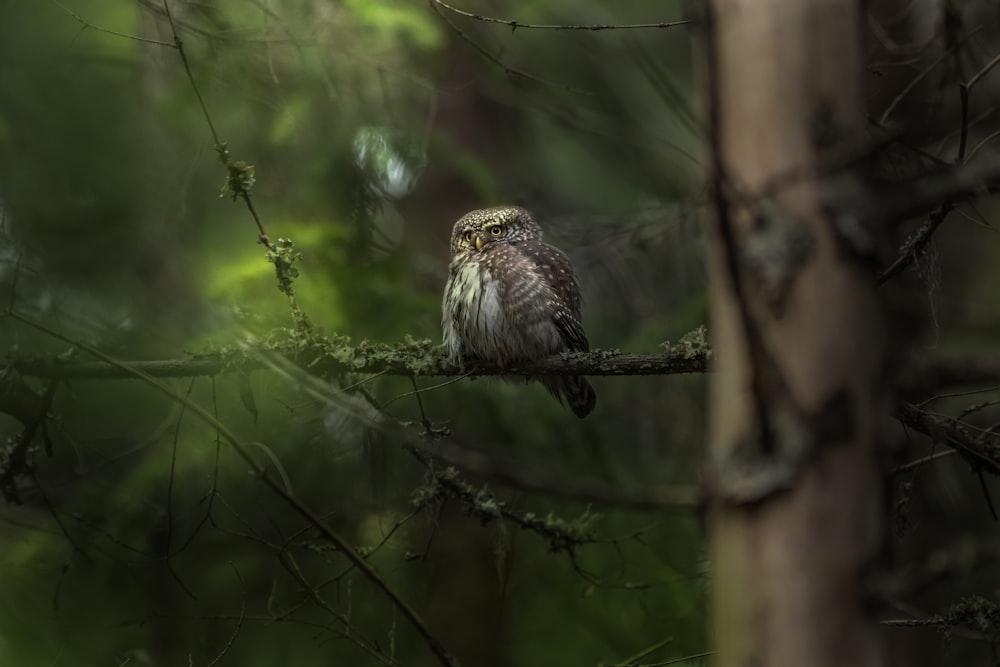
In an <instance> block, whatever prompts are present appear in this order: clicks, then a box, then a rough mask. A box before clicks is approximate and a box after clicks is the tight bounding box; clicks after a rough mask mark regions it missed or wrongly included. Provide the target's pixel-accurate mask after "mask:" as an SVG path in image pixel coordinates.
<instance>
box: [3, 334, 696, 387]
mask: <svg viewBox="0 0 1000 667" xmlns="http://www.w3.org/2000/svg"><path fill="white" fill-rule="evenodd" d="M278 353H279V354H281V355H282V356H284V357H286V358H287V359H289V360H290V361H292V362H293V363H295V364H296V365H298V366H300V367H302V368H305V369H307V370H308V371H309V372H310V373H312V374H318V375H323V374H337V373H380V374H383V375H405V376H437V377H447V376H460V375H526V376H533V375H674V374H678V373H705V372H707V371H708V356H709V354H708V352H707V351H705V352H691V351H684V350H670V351H667V352H665V353H661V354H636V353H629V352H620V351H618V350H595V351H593V352H576V353H572V354H565V355H553V356H550V357H545V358H543V359H539V360H537V361H531V362H520V363H517V364H513V365H511V366H507V367H503V368H501V367H500V366H498V365H497V364H494V363H487V362H476V363H467V364H465V365H464V366H457V365H455V364H452V363H450V362H449V361H448V360H447V358H446V357H445V356H444V353H443V352H442V351H441V349H440V348H437V347H432V346H430V345H429V341H428V344H423V343H418V344H410V343H402V344H400V345H384V344H378V345H369V344H366V343H362V344H361V345H358V346H356V347H353V348H352V347H347V346H337V347H336V348H329V349H325V350H315V349H311V350H308V351H299V352H292V351H290V350H280V351H278ZM7 365H8V367H12V368H14V369H16V370H17V371H18V372H19V373H20V374H21V375H22V376H23V377H35V378H48V379H60V380H69V379H80V380H82V379H86V380H124V379H135V377H136V376H135V371H138V372H141V373H143V374H144V375H148V376H150V377H156V378H167V377H197V376H206V375H208V376H211V375H220V374H223V373H234V372H246V371H251V370H261V369H264V368H266V364H263V363H261V361H260V359H259V358H257V357H255V356H253V355H252V354H247V353H245V352H244V351H237V352H228V353H220V354H213V355H205V356H197V357H193V358H191V359H162V360H150V361H127V362H122V365H115V364H110V363H106V362H104V361H71V360H70V361H68V360H65V359H61V358H59V357H55V356H47V357H24V358H17V357H15V358H13V359H8V360H7Z"/></svg>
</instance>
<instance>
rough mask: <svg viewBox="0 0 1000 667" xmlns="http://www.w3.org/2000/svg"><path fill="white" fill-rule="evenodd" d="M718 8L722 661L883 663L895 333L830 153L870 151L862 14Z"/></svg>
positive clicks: (770, 4)
mask: <svg viewBox="0 0 1000 667" xmlns="http://www.w3.org/2000/svg"><path fill="white" fill-rule="evenodd" d="M710 12H711V16H710V18H709V20H708V21H706V25H705V29H706V50H707V57H708V61H707V62H708V72H707V75H708V82H707V85H708V89H709V95H708V97H709V104H710V116H711V129H712V133H713V136H712V157H713V169H714V174H713V184H714V186H715V205H716V209H717V211H716V224H715V225H714V227H713V230H712V233H711V235H710V241H709V246H710V247H709V271H710V275H711V278H710V280H711V298H712V335H713V338H714V340H713V348H714V354H715V369H716V372H715V374H714V375H713V376H712V379H711V386H710V403H711V407H710V412H709V419H710V426H709V432H710V453H709V474H708V480H709V486H710V493H711V506H710V520H709V526H710V539H711V554H712V562H713V591H712V596H711V601H712V614H713V625H714V627H713V634H714V641H715V643H716V647H717V649H718V657H717V664H719V665H740V666H749V665H766V666H767V667H785V666H787V667H801V666H803V665H809V666H810V667H824V666H827V665H828V666H831V667H832V666H834V665H836V666H838V667H839V666H841V665H852V666H858V667H868V666H872V667H874V666H878V665H882V664H884V651H883V648H882V640H881V636H880V631H879V627H878V625H877V624H876V622H875V620H874V618H873V616H872V613H871V610H870V608H869V607H868V606H867V605H866V602H865V599H864V593H865V591H864V585H863V580H864V577H865V576H866V575H867V574H868V573H869V572H870V570H871V568H872V566H873V565H874V564H875V561H876V559H877V558H878V557H879V556H880V555H881V549H882V545H883V533H884V530H883V528H884V523H885V507H884V494H883V481H882V480H883V478H882V474H881V470H880V463H879V455H878V451H877V444H878V443H877V430H878V424H879V420H880V418H881V415H882V414H884V408H885V404H884V401H883V390H882V387H883V382H884V380H885V352H886V347H885V332H884V326H883V316H882V312H881V307H880V304H879V301H878V297H877V293H876V285H875V281H874V279H873V274H872V271H871V270H870V269H869V268H867V267H865V266H864V265H863V264H862V263H861V261H860V257H861V256H862V255H863V253H864V251H865V246H866V234H867V230H866V229H865V228H864V225H863V224H861V223H860V222H859V221H858V219H857V217H856V216H855V215H854V214H852V207H855V206H856V201H857V199H858V197H857V193H858V192H859V191H860V188H859V187H858V186H857V184H856V183H855V182H854V181H853V180H852V179H853V176H852V175H851V174H849V173H847V172H846V170H844V169H841V168H834V166H833V165H837V164H839V165H843V164H845V163H847V162H849V161H850V160H849V159H848V158H849V157H850V156H851V155H854V156H857V155H858V154H860V153H861V152H862V151H863V145H864V144H863V142H864V131H863V130H864V125H863V122H864V116H863V109H864V104H863V99H862V93H861V90H862V85H861V76H862V71H863V69H862V62H861V58H862V53H863V51H862V43H861V27H862V20H863V14H862V11H861V7H860V3H859V2H857V1H854V0H794V1H789V0H752V1H751V0H713V1H712V3H711V10H710ZM854 210H855V211H856V208H855V209H854Z"/></svg>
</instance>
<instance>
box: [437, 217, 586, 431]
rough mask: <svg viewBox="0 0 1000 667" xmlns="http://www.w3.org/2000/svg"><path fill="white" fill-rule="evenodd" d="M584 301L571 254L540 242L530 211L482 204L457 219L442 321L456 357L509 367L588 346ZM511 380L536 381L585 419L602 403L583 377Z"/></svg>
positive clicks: (513, 379) (447, 345) (450, 351)
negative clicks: (581, 317) (567, 255)
mask: <svg viewBox="0 0 1000 667" xmlns="http://www.w3.org/2000/svg"><path fill="white" fill-rule="evenodd" d="M581 301H582V299H581V298H580V285H579V283H578V282H577V280H576V275H575V274H574V273H573V267H572V266H571V265H570V263H569V258H568V257H566V255H565V253H563V252H562V251H561V250H559V249H558V248H554V247H552V246H550V245H549V244H547V243H543V242H542V230H541V228H539V226H538V223H536V222H535V220H534V218H532V217H531V214H530V213H529V212H528V211H526V210H525V209H523V208H521V207H519V206H497V207H495V208H484V209H480V210H478V211H472V212H471V213H467V214H465V215H464V216H462V217H461V218H460V219H459V221H458V222H456V223H455V227H454V228H453V229H452V232H451V264H450V266H449V269H448V284H447V285H446V286H445V289H444V303H443V304H442V318H441V326H442V328H443V329H444V347H445V349H446V350H447V351H448V356H449V357H450V359H451V360H452V362H454V363H456V364H458V363H461V362H462V361H463V360H475V359H482V360H486V361H493V362H496V363H498V364H500V365H501V366H504V365H506V364H508V363H511V362H515V361H527V360H533V359H539V358H541V357H545V356H548V355H552V354H558V353H559V352H578V351H587V350H589V349H590V344H589V343H588V342H587V334H585V333H584V331H583V325H582V324H581V322H580V304H581ZM505 379H506V380H509V381H511V382H525V381H529V380H538V381H539V382H541V383H542V385H544V387H545V388H546V389H548V390H549V393H551V394H552V395H553V396H555V397H556V398H558V399H559V400H560V402H561V401H562V400H563V399H565V400H566V402H567V403H569V407H570V408H571V409H572V410H573V414H575V415H576V416H577V417H580V418H581V419H582V418H583V417H586V416H587V415H589V414H590V413H591V412H592V411H593V409H594V406H595V405H597V394H595V393H594V388H593V387H592V386H590V383H589V382H587V380H586V378H583V377H578V376H555V375H553V376H546V377H536V378H524V377H516V376H510V377H505Z"/></svg>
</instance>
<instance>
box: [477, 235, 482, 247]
mask: <svg viewBox="0 0 1000 667" xmlns="http://www.w3.org/2000/svg"><path fill="white" fill-rule="evenodd" d="M482 249H483V237H482V236H480V235H478V234H477V235H476V250H482Z"/></svg>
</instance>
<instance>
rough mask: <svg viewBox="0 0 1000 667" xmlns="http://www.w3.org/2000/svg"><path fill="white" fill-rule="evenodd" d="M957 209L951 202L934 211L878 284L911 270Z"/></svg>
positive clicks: (882, 275)
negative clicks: (911, 266) (950, 214)
mask: <svg viewBox="0 0 1000 667" xmlns="http://www.w3.org/2000/svg"><path fill="white" fill-rule="evenodd" d="M953 208H955V206H954V204H952V203H951V202H943V203H942V204H940V205H939V206H938V207H937V208H936V209H935V210H934V211H932V212H931V214H930V216H929V217H928V219H927V222H925V223H924V224H923V225H921V226H920V229H918V230H917V233H916V235H915V236H914V237H913V240H912V241H910V242H908V243H907V244H906V247H905V248H904V249H903V253H902V254H901V255H900V256H899V257H897V258H896V261H894V262H893V263H892V264H890V265H889V267H888V268H886V269H885V270H884V271H881V272H880V273H879V274H878V278H877V281H878V284H879V285H883V284H885V283H886V282H888V281H889V280H891V279H892V278H893V277H894V276H896V275H898V274H900V273H902V272H903V271H904V270H905V269H907V268H909V266H910V265H911V264H913V262H914V261H916V259H917V256H918V255H919V254H920V253H921V252H922V251H923V249H924V248H925V247H927V244H928V243H929V242H930V240H931V236H933V235H934V232H936V231H937V228H938V227H940V226H941V223H943V222H944V221H945V218H947V217H948V213H949V212H951V210H952V209H953Z"/></svg>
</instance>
